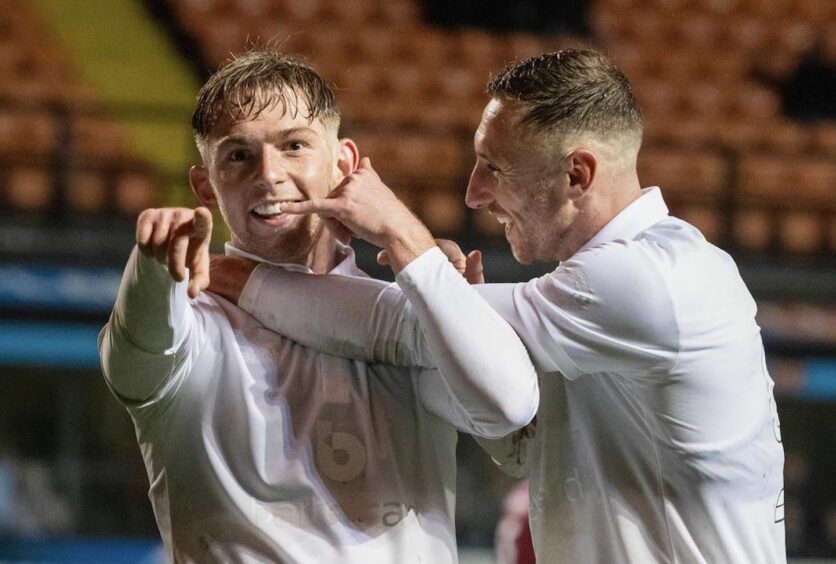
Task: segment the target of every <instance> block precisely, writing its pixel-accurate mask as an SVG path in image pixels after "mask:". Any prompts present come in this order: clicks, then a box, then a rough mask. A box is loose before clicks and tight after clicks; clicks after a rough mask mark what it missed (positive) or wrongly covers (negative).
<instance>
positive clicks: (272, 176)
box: [258, 145, 287, 186]
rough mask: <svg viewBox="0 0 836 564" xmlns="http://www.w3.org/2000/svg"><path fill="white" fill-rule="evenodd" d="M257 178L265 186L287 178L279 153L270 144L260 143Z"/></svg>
mask: <svg viewBox="0 0 836 564" xmlns="http://www.w3.org/2000/svg"><path fill="white" fill-rule="evenodd" d="M258 176H259V180H260V181H261V182H263V183H264V184H265V185H267V186H273V185H274V184H279V183H281V182H284V181H285V180H286V179H287V169H286V168H285V162H284V159H283V157H282V155H281V154H280V152H279V151H277V150H276V149H275V148H274V147H273V146H272V145H262V147H261V160H260V162H259V166H258Z"/></svg>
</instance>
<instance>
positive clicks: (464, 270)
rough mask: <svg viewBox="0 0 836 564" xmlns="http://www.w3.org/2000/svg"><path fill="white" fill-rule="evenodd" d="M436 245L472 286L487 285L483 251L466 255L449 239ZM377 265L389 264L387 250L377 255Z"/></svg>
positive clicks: (437, 241)
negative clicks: (483, 265)
mask: <svg viewBox="0 0 836 564" xmlns="http://www.w3.org/2000/svg"><path fill="white" fill-rule="evenodd" d="M435 244H436V245H438V248H439V249H441V252H443V253H444V254H445V255H446V256H447V260H449V261H450V264H452V265H453V267H455V269H456V270H458V271H459V274H461V275H462V276H464V278H465V280H467V281H468V282H469V283H470V284H484V283H485V270H484V268H483V267H482V251H471V252H469V253H468V254H467V255H465V254H464V252H463V251H462V249H461V247H459V245H458V244H456V242H455V241H450V240H449V239H436V240H435ZM377 263H378V264H384V265H388V264H389V253H388V252H387V251H386V250H382V251H380V252H379V253H377Z"/></svg>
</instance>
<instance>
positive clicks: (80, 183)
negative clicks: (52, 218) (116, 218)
mask: <svg viewBox="0 0 836 564" xmlns="http://www.w3.org/2000/svg"><path fill="white" fill-rule="evenodd" d="M66 201H67V204H69V206H70V209H72V210H73V211H79V212H82V213H96V212H100V211H102V210H103V209H104V207H105V205H106V203H107V182H106V179H105V177H104V176H103V174H102V173H101V172H95V171H89V170H83V171H74V172H73V173H72V174H71V175H70V178H69V182H68V184H67V193H66Z"/></svg>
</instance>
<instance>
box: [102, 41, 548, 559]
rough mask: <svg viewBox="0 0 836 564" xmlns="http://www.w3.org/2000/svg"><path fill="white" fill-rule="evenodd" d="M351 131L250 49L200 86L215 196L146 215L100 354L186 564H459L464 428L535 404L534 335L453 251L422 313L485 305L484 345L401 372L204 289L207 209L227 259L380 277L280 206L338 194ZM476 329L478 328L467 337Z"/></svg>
mask: <svg viewBox="0 0 836 564" xmlns="http://www.w3.org/2000/svg"><path fill="white" fill-rule="evenodd" d="M338 127H339V111H338V109H337V106H336V102H335V100H334V95H333V92H332V91H331V89H330V87H329V86H328V85H327V84H326V83H325V81H324V80H323V79H322V78H321V77H320V76H319V75H317V74H316V72H315V71H313V70H312V69H311V68H310V67H308V66H307V65H305V64H303V63H300V62H299V61H296V60H294V59H291V58H288V57H284V56H281V55H276V54H272V53H266V52H254V53H249V54H246V55H244V56H241V57H239V58H237V59H235V60H233V61H232V62H231V63H229V64H228V65H227V66H225V67H224V68H222V69H221V70H219V71H218V72H217V73H216V74H214V75H213V76H212V77H211V78H210V79H209V81H208V82H207V83H206V84H205V85H204V87H203V88H202V89H201V91H200V94H199V97H198V102H197V108H196V110H195V113H194V118H193V129H194V133H195V139H196V142H197V145H198V148H199V149H200V153H201V156H202V158H203V164H201V165H196V166H194V167H192V169H191V170H190V173H189V175H190V180H191V184H192V188H193V189H194V192H195V194H196V195H197V197H198V199H199V200H200V202H201V203H202V204H203V205H204V206H206V207H202V208H197V209H194V210H192V209H185V208H169V209H166V208H164V209H150V210H145V211H144V212H142V214H140V216H139V218H138V220H137V232H136V240H137V248H136V249H134V252H133V253H132V255H131V258H130V259H129V262H128V265H127V267H126V269H125V275H124V278H123V280H122V285H121V287H120V290H119V296H118V299H117V302H116V305H115V307H114V310H113V314H112V316H111V318H110V321H109V322H108V324H107V326H106V327H105V328H104V330H103V331H102V333H101V336H100V339H99V349H100V353H101V358H102V367H103V370H104V373H105V376H106V380H107V383H108V385H109V386H110V388H111V390H112V391H113V393H114V395H115V396H116V397H117V398H118V399H119V401H121V402H122V403H123V404H124V405H125V407H126V408H127V410H128V412H129V414H130V415H131V418H132V419H133V421H134V424H135V427H136V432H137V440H138V442H139V445H140V449H141V450H142V455H143V458H144V460H145V464H146V467H147V471H148V477H149V481H150V484H151V489H150V494H149V495H150V498H151V502H152V505H153V508H154V514H155V516H156V519H157V524H158V526H159V529H160V533H161V535H162V537H163V541H164V543H165V547H166V551H167V554H168V557H169V558H170V559H171V560H172V561H176V562H224V563H225V562H283V563H292V562H296V563H303V562H310V563H325V562H347V563H351V562H353V563H357V564H369V563H380V564H388V563H392V562H418V561H420V562H433V563H444V562H447V563H454V562H456V561H457V553H456V542H455V528H454V523H453V519H454V502H455V478H456V465H455V445H456V429H460V430H463V431H466V432H469V433H474V434H476V435H481V436H488V437H490V436H493V437H498V436H501V435H504V434H505V433H508V432H510V431H511V430H512V429H515V428H519V427H521V426H523V425H525V424H526V423H528V422H529V421H530V420H531V418H532V416H533V415H534V412H535V410H536V407H537V400H538V388H537V380H536V375H535V372H534V368H533V367H532V366H531V363H530V361H529V359H528V356H527V353H526V352H525V349H524V347H523V345H522V343H520V342H519V340H518V339H517V337H516V335H515V334H514V332H513V330H512V329H511V328H510V326H508V325H507V323H505V322H504V321H503V320H502V319H501V318H500V317H499V316H498V315H497V314H496V313H495V312H493V310H492V309H490V307H489V306H488V305H487V304H486V303H485V302H484V301H483V300H482V299H481V298H479V296H478V295H476V294H475V293H474V292H473V291H472V289H471V287H470V286H469V285H468V284H467V283H466V282H465V281H464V279H463V278H462V277H461V275H460V273H459V272H458V271H456V269H455V268H454V267H453V266H452V265H451V264H450V263H449V262H448V261H447V258H446V257H445V256H444V254H443V253H442V252H441V251H440V250H439V249H437V248H436V249H435V250H431V251H430V252H429V253H428V254H429V255H430V261H431V262H433V263H434V265H435V266H434V267H430V268H429V270H428V269H427V268H426V266H425V268H424V274H422V275H426V272H431V274H430V275H431V276H434V277H438V278H440V279H445V280H447V282H448V284H449V286H450V287H451V288H452V291H450V292H447V293H445V294H444V295H427V294H425V293H424V292H423V291H422V290H421V289H420V288H416V287H415V286H414V285H413V286H410V285H409V284H407V283H404V284H403V291H404V292H407V293H408V294H409V295H411V296H412V299H413V300H414V301H415V303H417V304H420V309H421V310H422V315H427V316H431V313H432V312H433V311H435V310H438V309H448V308H450V307H455V306H457V305H458V304H463V305H466V306H467V307H468V309H469V310H476V311H480V312H481V314H478V315H477V317H478V320H479V327H478V329H476V330H475V332H476V333H477V334H478V335H479V336H480V339H481V340H482V343H483V345H482V346H480V347H478V348H472V349H469V350H468V351H463V352H461V353H460V352H454V353H453V354H448V352H447V351H446V350H445V348H444V347H441V346H439V345H438V344H437V343H433V342H430V343H428V345H427V348H426V351H425V352H424V353H423V354H422V355H419V356H415V357H413V359H414V362H411V363H410V364H411V365H410V366H409V367H405V368H397V367H392V366H382V365H376V364H367V363H364V362H358V361H351V360H346V359H343V358H339V357H336V356H328V355H324V354H320V353H317V352H315V351H313V350H311V349H307V348H305V347H304V346H302V345H299V344H297V343H295V342H293V341H291V340H289V339H287V338H285V337H282V336H280V335H277V334H275V333H273V332H270V331H268V330H266V329H265V328H264V327H263V326H262V325H261V324H260V323H259V322H258V321H257V320H256V319H254V318H253V317H252V316H250V315H249V314H247V313H246V312H244V311H243V310H242V309H240V308H239V307H237V306H236V305H235V304H234V303H230V302H229V301H227V300H225V299H223V298H221V297H220V296H218V295H214V294H211V293H208V292H202V290H204V289H205V288H206V286H207V284H208V283H209V270H208V268H209V261H208V245H209V237H210V234H211V229H212V216H211V214H210V212H209V210H208V209H207V208H212V209H217V210H218V211H220V213H221V215H222V216H223V218H224V221H225V222H226V224H227V225H228V226H229V231H230V234H231V242H230V243H228V244H227V248H226V250H227V254H228V255H230V256H237V257H244V258H246V259H247V260H252V261H255V262H256V263H262V264H271V265H274V266H275V268H278V269H282V270H288V271H294V272H296V273H299V274H300V275H301V276H303V277H305V278H313V276H311V275H312V274H314V273H317V274H324V273H329V274H332V275H339V276H341V277H347V278H351V277H362V276H364V275H363V273H362V272H360V271H359V270H358V269H357V266H356V265H355V264H354V255H353V253H352V251H351V248H350V247H348V246H346V245H344V244H343V243H341V242H340V241H339V240H337V238H336V237H335V236H334V235H333V234H332V231H331V230H327V229H325V228H324V226H323V222H322V221H321V220H320V218H319V217H317V216H307V217H303V216H290V215H286V214H281V213H279V208H280V206H281V205H286V204H288V203H289V202H296V203H301V202H305V201H311V200H315V199H319V198H323V197H325V196H327V194H328V193H329V192H330V191H331V190H332V189H333V188H334V186H336V185H337V184H339V183H340V182H341V181H342V180H343V179H344V178H345V177H346V176H348V175H350V174H352V173H353V172H354V171H355V170H356V169H357V167H358V160H359V158H358V150H357V147H356V146H355V145H354V143H353V142H352V141H351V140H350V139H339V138H338V136H337V131H338ZM412 225H413V227H414V228H416V232H417V233H419V236H428V234H427V232H426V229H425V228H423V226H420V227H419V226H417V225H415V224H412ZM422 230H423V231H422ZM421 240H423V239H421ZM430 240H432V239H430ZM187 270H188V274H189V275H190V276H187ZM419 285H420V284H419ZM314 297H315V300H316V301H319V302H322V303H324V302H326V301H329V300H338V299H340V296H339V294H323V293H318V294H317V295H316V296H314ZM311 313H314V312H311ZM464 332H467V333H468V334H472V333H473V332H474V330H473V329H472V328H468V327H459V328H456V329H454V330H453V335H455V334H458V336H459V338H461V337H463V336H464ZM412 340H413V341H422V342H423V340H422V339H420V335H419V334H417V333H416V335H413V338H412ZM500 344H501V346H500ZM398 348H399V347H397V346H396V347H394V349H393V351H392V353H393V354H395V355H396V356H398V355H399V353H398ZM473 354H476V355H478V356H479V358H477V359H474V358H470V357H469V355H473ZM401 356H402V355H401ZM436 366H438V368H435V367H436ZM465 366H472V367H473V369H466V370H465V371H464V373H463V372H462V369H461V367H465ZM446 374H454V375H455V376H454V377H453V378H448V377H447V376H446ZM509 374H514V375H515V378H516V379H517V380H516V381H514V382H513V383H512V381H511V379H509V378H508V375H509Z"/></svg>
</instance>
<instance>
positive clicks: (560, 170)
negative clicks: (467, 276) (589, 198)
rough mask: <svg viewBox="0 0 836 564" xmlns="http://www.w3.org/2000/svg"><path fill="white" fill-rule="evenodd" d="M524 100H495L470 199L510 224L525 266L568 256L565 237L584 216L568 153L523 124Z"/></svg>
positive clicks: (486, 116) (485, 117) (480, 139)
mask: <svg viewBox="0 0 836 564" xmlns="http://www.w3.org/2000/svg"><path fill="white" fill-rule="evenodd" d="M523 110H524V109H523V107H522V105H521V104H520V103H517V102H513V101H508V100H502V99H497V98H494V99H493V100H491V101H490V103H488V105H487V107H486V108H485V111H484V113H483V114H482V122H481V124H480V125H479V129H478V130H477V131H476V135H475V136H474V148H475V150H476V165H475V166H474V168H473V172H472V173H471V176H470V182H469V183H468V186H467V194H466V197H465V200H466V202H467V205H468V206H470V207H471V208H487V210H488V212H490V213H491V214H492V215H493V216H494V217H495V218H496V219H497V220H498V221H499V222H500V223H503V224H504V225H505V237H506V239H508V242H509V243H510V245H511V250H512V252H513V253H514V257H515V258H516V259H517V261H519V262H520V263H523V264H529V263H532V262H537V261H549V260H562V259H563V258H565V257H563V256H562V255H563V254H564V253H562V252H561V249H562V246H563V243H562V242H563V241H564V240H565V239H566V236H567V234H568V232H569V231H570V230H571V228H572V225H573V223H574V221H575V219H576V218H577V216H578V213H579V212H578V209H577V208H576V207H575V202H574V201H573V199H572V198H570V187H569V175H568V173H567V171H566V168H565V167H564V165H565V163H564V160H565V159H563V158H561V156H562V155H560V154H553V153H552V152H551V151H550V148H551V147H550V144H549V143H547V142H545V138H544V136H543V135H542V134H537V133H536V132H534V131H533V130H532V129H531V128H527V127H521V126H520V125H519V120H520V117H521V116H522V113H523Z"/></svg>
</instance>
